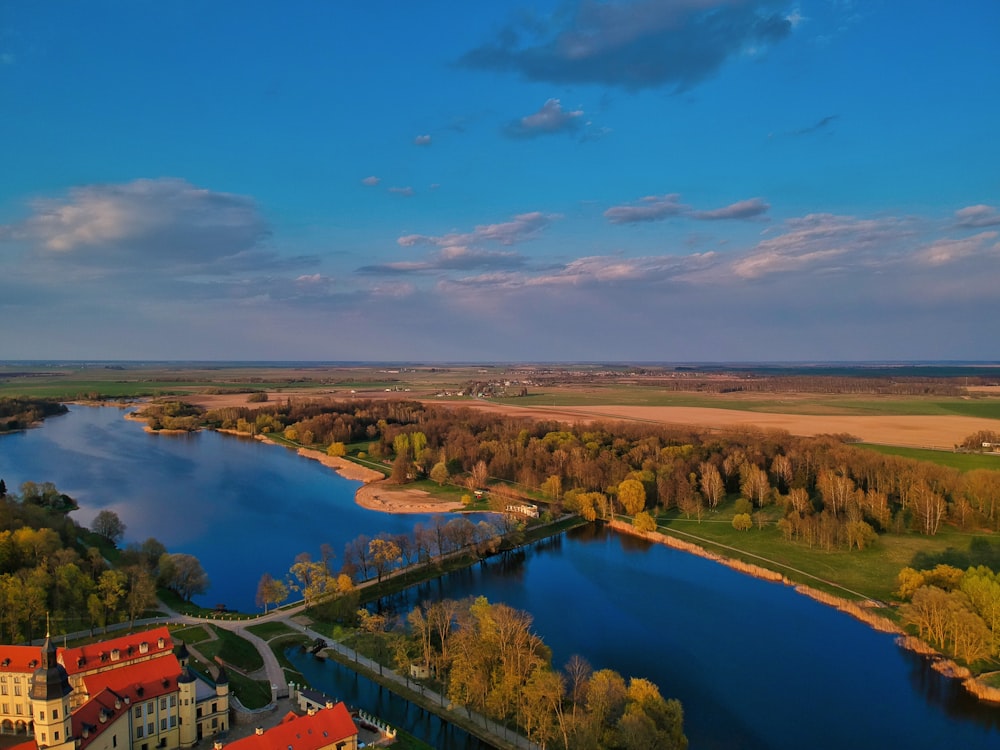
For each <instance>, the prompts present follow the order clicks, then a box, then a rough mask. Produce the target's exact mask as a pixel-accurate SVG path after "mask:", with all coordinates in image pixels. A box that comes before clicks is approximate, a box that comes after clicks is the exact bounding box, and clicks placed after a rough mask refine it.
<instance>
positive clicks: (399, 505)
mask: <svg viewBox="0 0 1000 750" xmlns="http://www.w3.org/2000/svg"><path fill="white" fill-rule="evenodd" d="M218 432H223V430H218ZM227 432H232V431H227ZM236 434H243V433H236ZM244 437H245V435H244ZM254 438H255V439H256V440H261V441H263V442H266V443H270V444H271V445H280V443H277V442H275V441H274V440H271V439H270V438H269V437H268V436H267V435H255V436H254ZM295 452H296V453H297V454H298V455H300V456H302V457H303V458H308V459H310V460H313V461H319V462H320V463H321V464H322V465H323V466H326V467H327V468H329V469H333V470H334V471H335V472H337V474H339V475H340V476H342V477H343V478H344V479H349V480H351V481H354V482H361V483H362V484H361V486H360V487H358V489H357V490H356V491H355V493H354V502H355V503H357V504H358V505H360V506H361V507H362V508H366V509H367V510H374V511H378V512H380V513H397V514H408V513H448V512H451V511H456V510H461V509H462V508H463V507H464V506H463V505H462V503H460V502H457V501H455V502H453V501H449V500H437V499H435V498H434V497H433V496H432V495H431V494H430V493H429V492H427V491H426V490H418V489H412V488H411V489H404V488H403V487H402V486H400V485H395V484H391V483H390V482H389V480H388V479H387V478H386V477H385V475H384V474H383V473H382V472H381V471H377V470H375V469H369V468H367V467H365V466H361V465H360V464H356V463H354V462H353V461H348V460H347V459H346V458H343V457H342V456H328V455H326V454H325V453H323V452H321V451H316V450H311V449H309V448H298V449H296V451H295Z"/></svg>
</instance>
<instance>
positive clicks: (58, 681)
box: [0, 627, 229, 750]
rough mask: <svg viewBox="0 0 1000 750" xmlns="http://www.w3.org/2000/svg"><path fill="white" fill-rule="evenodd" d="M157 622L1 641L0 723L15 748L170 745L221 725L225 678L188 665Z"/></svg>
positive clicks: (225, 718)
mask: <svg viewBox="0 0 1000 750" xmlns="http://www.w3.org/2000/svg"><path fill="white" fill-rule="evenodd" d="M188 658H189V657H188V652H187V649H186V647H185V646H184V644H183V643H181V644H180V646H179V647H178V648H177V650H176V652H175V650H174V643H173V641H172V639H171V637H170V632H169V631H168V630H167V628H165V627H160V628H155V629H153V630H148V631H145V632H141V633H133V634H131V635H126V636H122V637H120V638H114V639H112V640H108V641H103V642H100V643H95V644H91V645H87V646H79V647H73V648H56V646H55V644H54V643H53V642H52V640H51V638H49V637H47V636H46V638H45V643H44V644H43V645H42V646H41V647H38V646H0V732H2V733H3V734H14V735H24V736H25V738H26V741H25V742H24V743H22V744H19V745H16V746H15V749H14V750H29V749H30V750H36V749H40V748H49V749H50V750H84V749H85V748H88V749H89V750H154V748H162V749H163V750H176V749H177V748H188V747H191V746H193V745H194V744H195V743H196V742H198V741H199V740H201V739H202V738H204V737H212V736H215V735H218V734H221V733H224V732H225V731H226V730H227V727H228V724H229V680H228V677H227V676H226V672H225V670H224V669H222V668H221V667H220V668H219V670H218V673H217V675H216V676H215V678H214V680H212V679H209V678H208V677H205V676H202V675H200V674H199V673H197V672H195V671H194V670H193V669H191V667H190V666H189V665H188Z"/></svg>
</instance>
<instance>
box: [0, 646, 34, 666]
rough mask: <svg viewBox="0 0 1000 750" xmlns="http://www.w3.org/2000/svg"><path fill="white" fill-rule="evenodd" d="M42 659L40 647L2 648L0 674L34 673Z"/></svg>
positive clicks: (0, 650)
mask: <svg viewBox="0 0 1000 750" xmlns="http://www.w3.org/2000/svg"><path fill="white" fill-rule="evenodd" d="M41 659H42V649H41V648H40V647H39V646H0V672H34V671H35V670H36V669H37V668H38V665H39V664H40V663H41ZM32 662H34V665H32Z"/></svg>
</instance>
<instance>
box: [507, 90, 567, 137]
mask: <svg viewBox="0 0 1000 750" xmlns="http://www.w3.org/2000/svg"><path fill="white" fill-rule="evenodd" d="M582 117H583V110H582V109H576V110H565V109H563V108H562V104H561V103H560V101H559V100H558V99H549V100H548V101H546V102H545V104H543V105H542V107H541V109H539V110H538V111H537V112H535V113H533V114H530V115H526V116H524V117H521V118H519V119H517V120H514V121H513V122H510V123H508V124H507V126H506V127H505V128H504V133H505V134H506V135H507V136H509V137H511V138H534V137H536V136H540V135H555V134H559V133H575V132H577V131H578V130H579V129H580V125H581V118H582Z"/></svg>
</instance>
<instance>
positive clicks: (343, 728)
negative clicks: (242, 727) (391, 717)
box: [215, 703, 358, 750]
mask: <svg viewBox="0 0 1000 750" xmlns="http://www.w3.org/2000/svg"><path fill="white" fill-rule="evenodd" d="M215 747H216V748H217V749H219V748H222V747H225V750H275V749H276V748H280V749H281V750H285V749H286V748H287V750H357V747H358V728H357V726H355V724H354V719H352V718H351V714H350V712H349V711H348V710H347V706H345V705H344V704H343V703H337V704H335V705H333V706H331V707H329V708H321V709H319V710H310V711H309V713H308V714H306V715H305V716H299V715H298V714H294V713H291V712H289V713H288V714H287V715H286V716H285V718H284V719H282V720H281V723H280V724H278V726H276V727H273V728H271V729H268V730H267V731H263V730H260V729H258V730H257V733H256V734H252V735H250V736H249V737H244V738H243V739H241V740H236V741H235V742H230V743H228V744H226V745H224V746H223V745H222V743H219V742H216V743H215Z"/></svg>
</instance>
